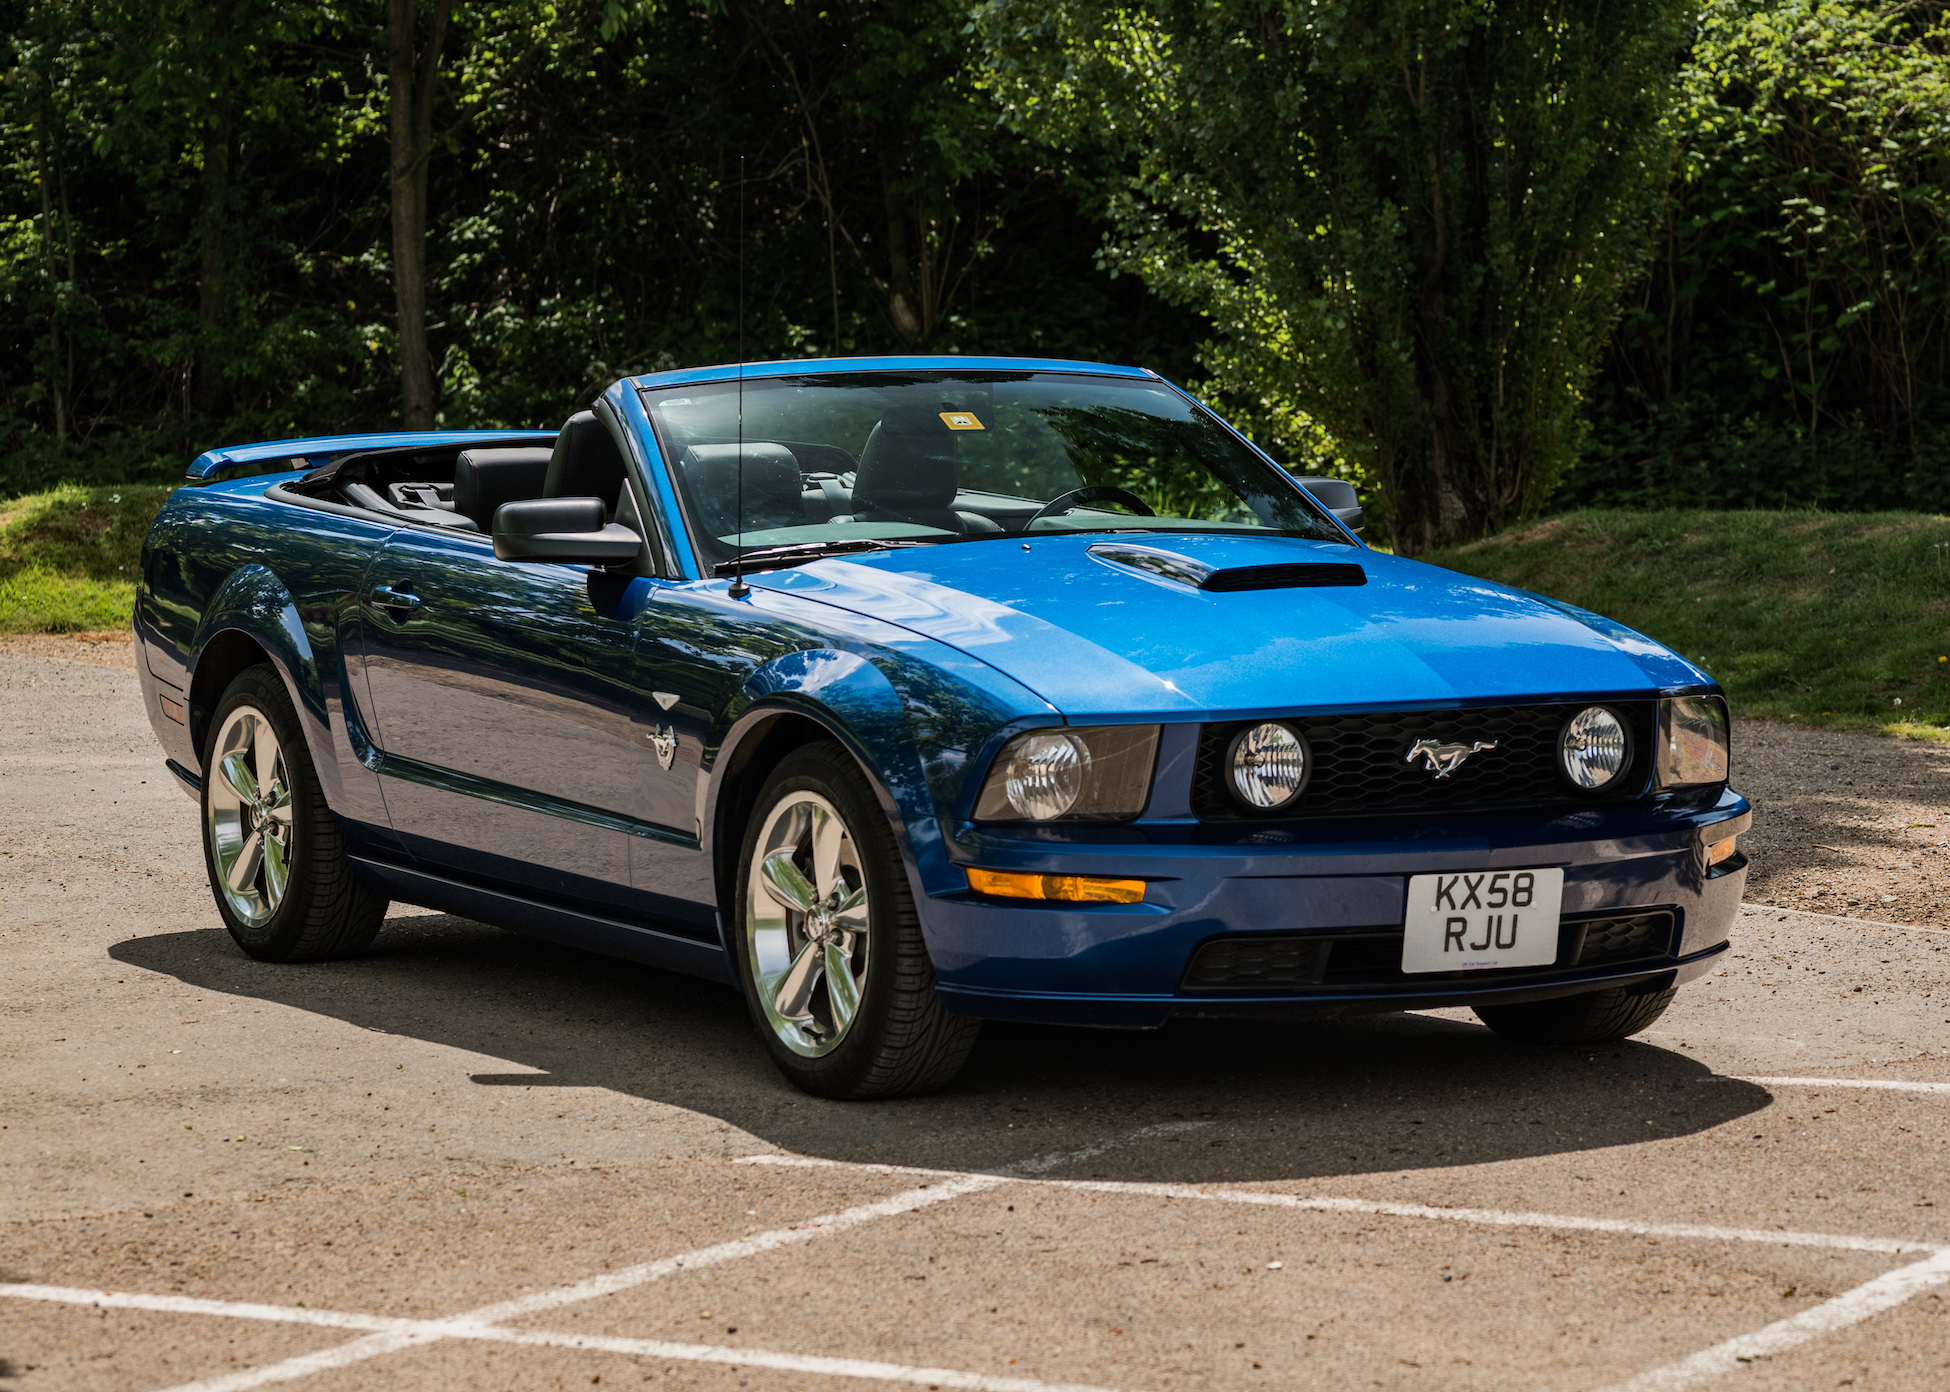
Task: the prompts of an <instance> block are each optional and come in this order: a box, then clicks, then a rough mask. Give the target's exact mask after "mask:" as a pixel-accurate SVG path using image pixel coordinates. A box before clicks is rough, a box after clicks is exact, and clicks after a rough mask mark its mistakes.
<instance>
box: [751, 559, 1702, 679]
mask: <svg viewBox="0 0 1950 1392" xmlns="http://www.w3.org/2000/svg"><path fill="white" fill-rule="evenodd" d="M1093 547H1095V548H1096V549H1095V552H1094V553H1093V550H1092V548H1093ZM1132 547H1143V548H1147V549H1148V550H1150V551H1151V552H1153V553H1158V555H1157V556H1153V557H1145V558H1143V560H1144V561H1145V562H1146V563H1148V564H1152V565H1154V566H1155V569H1154V570H1147V569H1144V568H1141V567H1140V566H1134V565H1132V564H1129V563H1127V562H1125V561H1119V560H1117V559H1115V558H1112V557H1107V556H1106V555H1105V554H1104V553H1105V552H1106V551H1110V550H1113V549H1120V548H1121V549H1126V550H1128V549H1129V548H1132ZM1159 557H1164V558H1170V557H1175V558H1177V561H1178V562H1182V563H1183V564H1182V565H1180V564H1177V563H1176V562H1173V561H1171V560H1169V559H1163V560H1160V559H1159ZM1296 562H1297V563H1302V564H1308V563H1322V562H1325V563H1336V562H1338V563H1341V564H1354V565H1358V566H1359V567H1360V568H1361V569H1362V571H1364V572H1365V573H1366V583H1365V584H1359V585H1345V586H1330V587H1322V588H1314V587H1308V588H1283V589H1258V590H1242V591H1236V592H1218V591H1214V590H1209V589H1199V588H1195V587H1194V586H1195V584H1196V582H1197V576H1198V575H1199V574H1200V572H1201V571H1212V570H1216V571H1227V570H1236V569H1239V568H1244V567H1255V566H1266V565H1290V564H1294V563H1296ZM1156 570H1163V571H1168V572H1173V573H1177V574H1179V575H1180V577H1181V578H1177V579H1173V578H1168V577H1167V576H1166V575H1164V574H1159V573H1156ZM1187 576H1189V578H1186V577H1187ZM750 583H751V584H752V585H754V586H757V587H761V588H767V589H774V590H780V591H784V592H787V593H791V594H796V595H799V596H801V597H803V598H806V599H814V600H818V601H820V602H822V603H826V604H832V605H836V606H839V607H842V608H845V609H848V610H851V611H854V612H856V613H860V614H864V615H869V616H871V617H873V618H876V619H879V620H882V621H884V622H888V623H893V624H898V625H900V626H901V627H903V628H906V629H908V630H910V631H912V632H915V633H919V634H922V635H924V636H926V637H928V638H932V639H935V640H937V641H939V642H942V643H947V644H950V645H952V646H953V647H956V648H959V649H960V650H962V651H963V652H965V653H968V654H969V655H970V656H973V657H976V658H979V659H980V660H981V661H983V662H986V663H988V664H989V665H991V666H993V667H996V668H998V669H1000V670H1001V671H1003V672H1006V673H1007V674H1008V675H1009V676H1011V677H1013V678H1014V679H1015V680H1017V681H1019V682H1021V683H1022V684H1023V685H1024V686H1027V687H1029V688H1030V689H1031V690H1033V691H1035V692H1036V693H1037V694H1039V695H1041V696H1042V697H1043V698H1044V699H1046V700H1047V701H1049V702H1050V704H1052V705H1054V706H1055V707H1056V708H1057V709H1058V710H1060V711H1063V712H1064V713H1065V714H1066V715H1072V716H1075V715H1090V714H1103V715H1111V714H1138V713H1142V712H1151V711H1156V712H1168V711H1197V712H1201V713H1212V714H1222V713H1225V712H1236V713H1239V714H1242V715H1243V714H1248V713H1254V712H1260V711H1268V710H1286V711H1302V710H1307V709H1318V710H1329V709H1331V710H1347V709H1350V708H1358V707H1362V706H1369V707H1374V706H1404V705H1422V704H1426V705H1432V706H1442V705H1450V704H1454V703H1456V702H1458V701H1463V702H1470V703H1480V702H1487V701H1495V702H1505V701H1510V702H1515V701H1519V700H1523V699H1526V698H1534V699H1550V698H1560V697H1574V696H1575V697H1582V696H1622V695H1626V694H1629V693H1634V692H1637V693H1643V692H1646V691H1649V690H1657V689H1660V688H1667V689H1670V688H1673V687H1686V686H1698V685H1701V684H1705V683H1710V681H1711V678H1709V677H1707V676H1706V675H1705V674H1704V673H1702V672H1701V671H1700V670H1699V669H1698V668H1696V667H1694V666H1693V665H1692V664H1691V663H1688V662H1686V661H1685V660H1684V659H1682V658H1680V657H1678V656H1677V655H1675V654H1674V653H1672V652H1671V651H1669V650H1668V649H1666V648H1664V647H1662V646H1661V645H1659V644H1657V643H1654V642H1653V641H1652V640H1650V639H1648V638H1646V637H1644V636H1642V635H1640V634H1637V633H1634V632H1633V631H1632V630H1630V629H1628V628H1624V627H1622V626H1620V625H1618V624H1614V623H1612V622H1611V621H1609V620H1607V619H1604V618H1602V617H1600V616H1599V615H1596V614H1590V613H1587V612H1585V611H1583V610H1580V609H1577V608H1574V607H1573V606H1570V605H1565V604H1559V603H1557V602H1556V601H1554V600H1548V599H1545V598H1543V597H1542V596H1539V595H1533V594H1529V593H1527V592H1525V591H1522V590H1513V589H1508V588H1506V587H1504V586H1501V585H1495V584H1491V583H1490V582H1488V581H1485V580H1476V579H1472V578H1470V577H1468V576H1465V575H1458V574H1456V573H1455V572H1453V571H1448V570H1443V569H1440V568H1439V567H1436V566H1432V565H1425V564H1423V563H1421V562H1418V561H1410V560H1404V559H1401V558H1399V557H1396V556H1390V555H1386V554H1384V553H1382V552H1378V551H1370V550H1367V549H1365V548H1360V547H1353V546H1346V545H1337V544H1334V543H1329V542H1310V541H1300V540H1295V539H1291V538H1285V537H1251V536H1243V537H1242V536H1222V535H1185V534H1182V533H1181V534H1169V533H1138V534H1133V533H1119V534H1116V535H1105V534H1102V533H1097V534H1089V533H1085V534H1077V535H1057V536H1047V535H1039V536H1037V537H1035V538H1033V539H1032V540H1031V541H1030V542H1028V543H1026V544H1025V543H1023V542H1021V541H1020V540H1018V539H1016V538H1009V539H1007V540H1004V539H1001V538H997V539H994V540H983V541H978V542H964V543H957V544H949V545H941V546H925V547H914V548H910V549H904V550H900V551H887V552H878V553H873V554H871V555H868V556H865V557H859V558H850V559H845V560H840V559H828V560H821V561H814V562H810V563H808V564H806V565H803V566H800V567H796V568H793V569H789V570H779V571H772V572H769V573H766V574H762V575H755V576H752V577H750Z"/></svg>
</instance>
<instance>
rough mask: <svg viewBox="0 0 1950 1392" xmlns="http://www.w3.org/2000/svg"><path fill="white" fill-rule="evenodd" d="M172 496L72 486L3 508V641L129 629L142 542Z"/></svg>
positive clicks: (138, 488) (150, 489) (152, 489)
mask: <svg viewBox="0 0 1950 1392" xmlns="http://www.w3.org/2000/svg"><path fill="white" fill-rule="evenodd" d="M171 491H172V490H171V489H169V488H166V487H157V486H154V485H132V486H125V487H119V488H116V487H107V488H82V487H78V486H75V485H72V484H71V485H68V486H66V487H62V488H56V489H52V490H49V491H47V492H44V493H37V494H31V495H29V496H27V497H23V498H15V499H14V500H13V501H11V502H8V503H4V504H0V633H76V632H95V631H100V630H104V629H125V628H127V627H128V625H129V615H130V613H131V611H132V607H133V605H134V603H135V578H136V567H137V564H138V562H139V561H140V559H141V555H142V538H143V536H144V535H145V534H146V533H147V532H148V530H149V523H150V522H151V521H152V520H153V519H154V518H155V515H156V512H157V510H158V509H160V508H161V507H162V505H163V501H164V500H165V499H166V498H168V496H169V495H170V492H171Z"/></svg>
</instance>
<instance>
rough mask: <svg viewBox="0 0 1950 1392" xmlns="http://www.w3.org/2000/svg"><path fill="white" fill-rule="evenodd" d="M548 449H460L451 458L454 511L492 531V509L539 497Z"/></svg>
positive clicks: (545, 477) (546, 472) (480, 526)
mask: <svg viewBox="0 0 1950 1392" xmlns="http://www.w3.org/2000/svg"><path fill="white" fill-rule="evenodd" d="M550 455H551V451H549V450H546V449H541V448H539V447H538V448H533V449H529V448H521V449H469V450H462V451H461V452H460V457H459V458H457V459H456V460H455V461H454V511H455V512H457V513H459V514H461V516H463V517H469V518H472V519H473V521H474V525H475V526H477V527H479V528H480V529H481V530H482V531H484V532H492V531H493V530H494V510H495V509H496V508H498V507H500V506H501V505H502V504H503V503H518V502H521V501H522V500H523V499H526V498H539V497H541V496H542V485H543V484H544V483H546V482H547V480H548V466H549V458H550Z"/></svg>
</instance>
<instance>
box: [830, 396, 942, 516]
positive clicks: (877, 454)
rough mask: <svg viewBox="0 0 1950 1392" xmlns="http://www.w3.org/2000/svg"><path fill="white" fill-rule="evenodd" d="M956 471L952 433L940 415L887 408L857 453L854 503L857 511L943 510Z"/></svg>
mask: <svg viewBox="0 0 1950 1392" xmlns="http://www.w3.org/2000/svg"><path fill="white" fill-rule="evenodd" d="M959 473H960V470H959V468H958V467H957V465H956V463H955V435H954V432H953V431H951V430H950V429H948V427H947V425H946V424H945V423H944V422H943V421H942V419H941V417H940V416H938V415H932V414H930V413H928V412H925V411H916V410H895V411H889V412H888V413H887V414H886V415H885V416H883V417H881V420H880V424H878V425H876V426H875V427H874V428H873V434H871V435H869V436H868V437H867V444H866V448H864V449H862V450H861V451H860V469H859V472H858V474H857V475H856V476H855V478H854V481H853V505H854V507H855V509H856V510H858V511H861V512H867V511H871V510H873V509H876V508H887V509H891V510H894V511H912V510H914V509H916V508H945V507H948V506H949V505H950V504H952V503H953V502H954V501H955V490H956V488H957V486H958V475H959Z"/></svg>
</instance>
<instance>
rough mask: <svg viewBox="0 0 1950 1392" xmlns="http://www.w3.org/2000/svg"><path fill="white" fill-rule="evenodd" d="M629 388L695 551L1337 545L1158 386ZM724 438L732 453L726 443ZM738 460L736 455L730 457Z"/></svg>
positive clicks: (1286, 492) (901, 379) (1322, 523)
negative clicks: (1143, 540) (643, 412)
mask: <svg viewBox="0 0 1950 1392" xmlns="http://www.w3.org/2000/svg"><path fill="white" fill-rule="evenodd" d="M739 398H740V393H739V384H738V383H736V382H714V383H711V384H709V385H706V386H685V387H672V388H668V389H665V390H663V391H657V390H655V389H645V390H644V392H643V401H644V404H645V406H647V407H648V408H649V411H650V416H651V419H652V420H653V421H654V422H655V424H656V428H657V433H658V436H659V440H660V443H661V444H662V447H663V450H664V456H665V458H666V459H668V460H670V461H671V464H672V473H673V474H674V475H675V477H676V480H677V486H678V489H679V492H680V493H681V495H682V499H683V504H684V509H685V513H686V515H687V517H688V518H689V520H690V526H691V534H692V536H693V537H694V538H696V540H697V543H698V549H699V551H700V552H701V553H703V558H704V560H705V561H706V562H707V563H708V564H718V563H722V562H724V561H727V560H730V559H731V558H732V557H733V556H734V555H736V554H737V552H738V550H739V548H741V547H742V548H744V549H745V550H747V551H751V550H765V549H769V548H775V547H785V546H806V547H808V548H809V549H810V548H812V547H818V546H846V547H847V549H854V548H859V547H862V546H864V545H869V544H872V543H883V544H890V545H903V544H917V543H935V542H952V541H978V540H981V539H983V538H985V537H986V538H997V537H1004V536H1020V535H1024V534H1026V533H1032V532H1112V531H1118V532H1253V533H1258V534H1261V535H1264V534H1267V533H1269V532H1270V533H1273V534H1277V535H1282V536H1297V537H1307V538H1310V539H1313V540H1316V541H1346V540H1347V538H1346V535H1345V534H1344V533H1343V532H1341V531H1340V529H1339V528H1337V527H1335V526H1334V525H1333V524H1332V523H1331V522H1329V521H1328V520H1327V519H1326V518H1325V517H1324V516H1323V515H1322V514H1321V513H1320V512H1319V511H1318V510H1317V509H1316V508H1315V507H1314V506H1313V505H1312V504H1311V500H1309V499H1308V498H1307V497H1306V495H1305V493H1304V492H1303V491H1302V490H1301V489H1300V488H1299V486H1298V485H1297V484H1295V483H1294V482H1292V481H1291V480H1290V479H1289V478H1287V477H1286V475H1285V474H1283V473H1282V472H1281V471H1280V470H1279V469H1278V468H1277V467H1275V466H1274V465H1272V464H1269V463H1268V462H1267V461H1266V460H1264V459H1262V458H1261V457H1260V456H1259V455H1258V454H1256V453H1255V452H1254V451H1252V450H1251V449H1249V448H1247V447H1246V445H1244V444H1243V443H1242V442H1241V441H1240V440H1239V439H1238V437H1237V436H1235V435H1233V434H1232V432H1231V431H1229V430H1227V429H1226V428H1225V427H1224V426H1222V425H1221V424H1220V423H1219V422H1218V420H1217V419H1216V418H1214V417H1213V416H1212V415H1211V414H1209V413H1208V412H1206V411H1204V410H1202V409H1201V408H1199V407H1198V406H1195V405H1194V404H1192V403H1191V402H1190V401H1188V400H1187V399H1186V398H1185V397H1183V396H1181V395H1179V394H1178V393H1177V392H1175V391H1173V390H1171V389H1170V388H1169V387H1166V386H1164V385H1162V384H1160V383H1155V382H1144V381H1120V380H1117V379H1115V378H1104V377H1088V376H1080V375H1079V376H1072V375H1068V374H1062V373H1048V372H1036V373H1028V372H1023V373H994V372H989V373H966V374H960V373H901V374H885V373H876V374H866V373H859V374H846V375H841V376H817V377H813V376H807V377H763V378H756V379H748V380H747V381H746V382H745V383H744V391H743V416H744V420H743V425H742V427H741V426H740V423H739V412H740V400H739ZM741 436H742V439H743V446H742V450H741V447H740V444H739V441H740V438H741ZM741 465H742V467H741Z"/></svg>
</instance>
